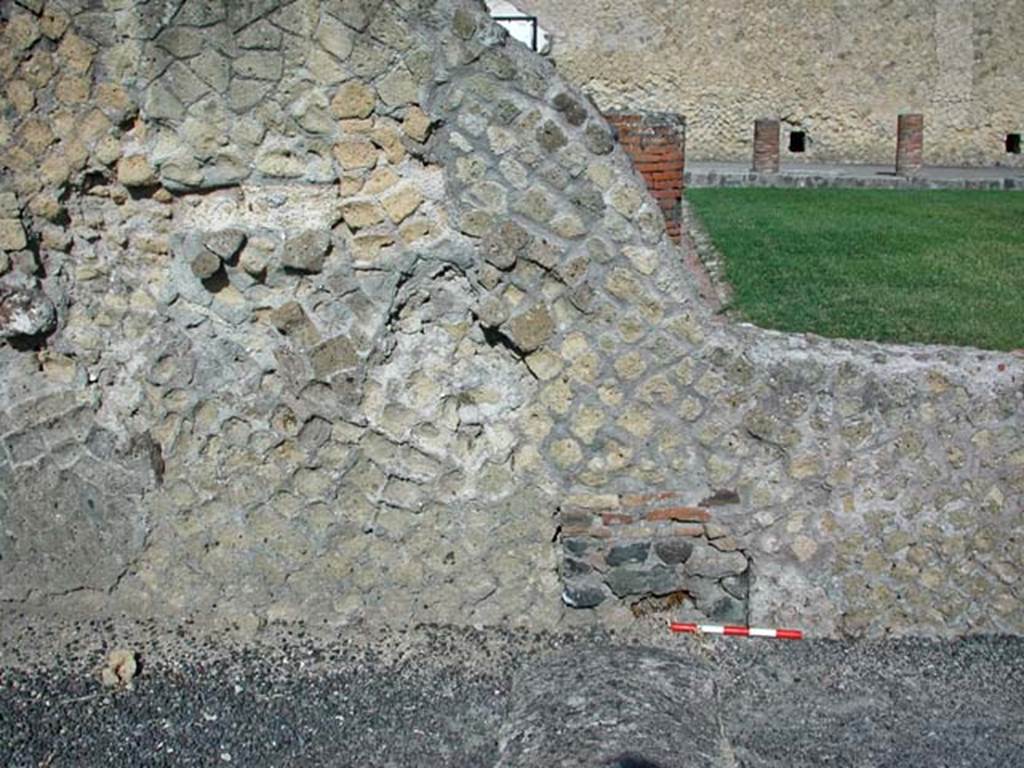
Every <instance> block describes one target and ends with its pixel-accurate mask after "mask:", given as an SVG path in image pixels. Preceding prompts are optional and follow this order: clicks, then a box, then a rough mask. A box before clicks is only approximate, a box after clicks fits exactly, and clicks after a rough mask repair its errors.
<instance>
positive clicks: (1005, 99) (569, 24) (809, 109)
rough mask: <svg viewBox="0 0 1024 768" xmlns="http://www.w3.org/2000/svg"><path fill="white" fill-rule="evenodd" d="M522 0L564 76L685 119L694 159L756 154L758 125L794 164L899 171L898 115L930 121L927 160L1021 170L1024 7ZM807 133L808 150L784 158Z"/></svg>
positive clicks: (606, 96)
mask: <svg viewBox="0 0 1024 768" xmlns="http://www.w3.org/2000/svg"><path fill="white" fill-rule="evenodd" d="M580 5H581V4H579V3H566V2H562V0H523V2H521V3H519V7H520V8H521V9H522V10H523V11H524V12H528V13H531V14H536V15H537V16H538V17H539V18H540V22H541V24H542V25H543V26H544V27H545V28H547V29H548V30H549V31H550V32H551V33H552V34H553V43H552V48H551V55H552V56H553V57H554V59H555V61H556V62H557V64H558V68H559V71H560V73H561V74H562V75H563V76H565V77H566V78H567V79H568V80H569V81H570V82H573V83H577V84H579V85H581V86H582V87H583V88H584V90H585V91H586V92H587V93H588V94H590V95H591V96H592V97H593V98H594V99H595V101H596V102H597V104H598V105H599V106H600V107H601V108H602V109H610V108H621V109H634V110H635V109H646V110H653V111H668V112H676V113H679V114H682V115H684V116H685V117H686V119H687V123H688V145H689V146H688V154H689V157H690V159H691V160H728V161H741V162H750V159H751V153H752V142H753V126H754V121H755V120H757V119H758V118H762V117H777V118H780V119H781V120H782V121H783V133H784V135H783V161H784V162H790V163H793V162H799V161H801V160H804V161H826V162H844V163H845V162H853V163H879V164H891V163H893V161H894V158H895V152H896V118H897V115H898V114H899V113H900V112H920V113H923V114H924V116H925V125H926V126H927V128H926V134H925V142H924V160H925V162H926V163H928V164H931V165H961V164H966V165H994V164H996V163H1000V164H1003V165H1009V166H1015V167H1021V166H1022V165H1024V156H1022V155H1020V154H1008V153H1007V152H1006V146H1005V138H1006V135H1007V134H1008V133H1018V134H1019V133H1021V132H1022V131H1024V118H1022V116H1021V110H1020V105H1021V104H1022V103H1024V81H1022V80H1021V78H1020V77H1019V76H1018V75H1017V74H1016V73H1017V72H1018V71H1019V66H1018V62H1020V61H1021V59H1022V58H1024V42H1022V41H1024V1H1022V0H938V1H936V0H896V2H890V1H889V0H861V1H858V2H840V1H838V0H831V1H830V2H824V3H812V4H808V3H807V2H803V1H802V0H786V1H785V2H772V3H765V2H760V1H759V0H742V1H741V2H725V1H724V0H716V1H715V2H707V0H677V1H676V2H671V3H665V2H660V1H659V0H589V1H588V2H587V3H586V4H585V5H586V12H585V13H581V12H580ZM790 130H801V131H805V132H806V135H807V140H808V143H807V148H806V152H804V153H802V154H797V153H789V152H787V151H786V147H787V141H788V132H789V131H790Z"/></svg>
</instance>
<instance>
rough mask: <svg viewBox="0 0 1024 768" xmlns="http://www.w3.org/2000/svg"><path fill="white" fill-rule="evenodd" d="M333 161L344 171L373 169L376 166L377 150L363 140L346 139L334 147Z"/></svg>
mask: <svg viewBox="0 0 1024 768" xmlns="http://www.w3.org/2000/svg"><path fill="white" fill-rule="evenodd" d="M333 154H334V159H335V160H337V161H338V164H339V165H340V166H341V167H342V168H343V169H344V170H346V171H351V170H356V169H360V168H373V166H375V165H376V164H377V149H376V147H374V146H373V144H371V143H370V142H368V141H366V140H365V139H355V138H353V139H346V140H345V141H339V142H338V143H337V144H335V145H334V150H333Z"/></svg>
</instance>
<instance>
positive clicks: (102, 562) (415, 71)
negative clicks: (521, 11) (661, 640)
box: [0, 0, 1024, 634]
mask: <svg viewBox="0 0 1024 768" xmlns="http://www.w3.org/2000/svg"><path fill="white" fill-rule="evenodd" d="M0 7H2V9H3V29H2V32H0V35H2V45H0V73H2V76H3V79H4V88H3V90H4V92H5V93H6V101H5V102H4V109H3V113H2V114H3V118H2V120H3V122H2V123H0V134H2V135H0V140H2V149H0V161H2V164H3V172H2V176H0V184H2V192H0V194H2V197H0V203H2V211H0V213H2V216H0V218H2V222H3V223H2V225H0V230H2V233H3V237H4V241H3V243H2V245H0V247H2V248H3V253H4V256H3V263H2V264H0V267H2V270H0V271H2V273H3V274H2V276H0V333H2V335H3V339H4V341H3V343H0V371H2V376H0V444H2V449H0V601H2V604H3V605H4V606H5V607H6V609H8V610H25V609H30V608H31V609H38V610H55V611H81V610H89V611H96V612H110V611H128V612H131V613H133V614H135V615H142V616H146V615H168V614H169V615H175V616H180V615H198V616H219V617H228V618H246V619H251V620H255V621H261V620H267V619H277V618H281V619H294V618H300V617H301V618H312V619H316V620H324V621H331V622H344V621H350V620H355V619H360V618H361V619H366V620H369V621H378V622H380V621H386V622H393V623H398V624H405V623H408V622H417V621H455V622H475V623H493V622H513V623H531V624H533V625H535V626H555V625H557V624H559V623H560V622H561V623H565V622H592V621H598V622H608V623H613V624H614V623H617V622H624V621H633V620H634V618H633V617H634V615H637V614H646V613H650V612H657V611H663V610H668V611H671V612H672V613H671V615H673V616H687V615H697V616H712V617H715V618H728V619H733V620H747V619H749V620H752V621H757V622H763V623H778V624H798V625H800V626H803V627H805V628H808V629H811V630H814V631H818V632H821V633H825V634H828V633H836V632H842V631H845V632H850V633H854V634H859V633H864V632H867V633H873V634H878V633H881V632H887V631H922V632H942V631H948V630H954V631H963V630H1001V631H1013V632H1019V631H1022V630H1024V618H1022V617H1024V612H1022V611H1021V604H1020V595H1019V591H1018V590H1019V587H1018V586H1017V581H1016V579H1017V573H1018V572H1019V570H1020V568H1021V566H1022V557H1024V554H1022V545H1021V542H1022V541H1024V538H1022V536H1024V522H1022V520H1021V501H1022V494H1024V435H1022V431H1021V429H1020V426H1021V413H1022V408H1024V405H1022V381H1024V365H1022V364H1021V361H1020V360H1017V359H1015V358H1013V357H1011V356H1008V355H1000V354H994V353H985V352H980V351H976V350H955V349H938V348H894V347H884V346H878V345H870V344H851V343H842V342H830V341H824V340H820V339H815V338H805V337H798V336H785V335H781V334H777V333H769V332H764V331H761V330H758V329H756V328H752V327H746V326H741V327H733V326H728V325H724V324H721V323H719V322H718V321H716V320H713V319H712V317H711V316H710V315H709V313H708V311H707V309H706V308H705V307H704V306H703V305H702V304H701V303H700V302H699V301H698V300H697V299H696V298H695V296H694V291H693V288H692V286H691V278H690V275H689V274H688V273H687V272H686V271H685V270H684V268H683V267H682V263H681V260H680V257H679V253H678V251H677V250H676V249H675V248H674V247H673V246H672V244H671V242H670V241H669V239H668V237H667V235H666V232H665V222H664V220H663V218H662V216H661V214H660V211H659V207H658V205H657V203H656V201H655V200H653V199H652V198H650V197H649V196H648V194H647V191H646V187H645V185H644V183H643V181H642V180H641V179H640V178H639V177H638V176H637V175H635V172H634V171H633V169H632V166H631V163H630V160H629V158H628V157H627V156H626V155H625V154H624V152H623V151H622V150H621V149H619V148H616V146H615V144H614V142H613V139H612V133H611V130H610V128H609V127H608V125H607V124H606V123H605V121H604V119H603V118H602V117H601V116H600V114H599V112H598V111H597V110H596V109H595V108H594V107H593V106H592V105H591V104H589V102H588V101H587V100H586V99H585V98H584V97H582V96H581V95H580V94H579V93H578V92H577V91H576V90H575V89H573V88H572V87H570V86H568V85H567V84H566V83H565V82H564V81H562V80H561V79H560V78H559V77H558V76H557V75H556V73H555V72H554V70H553V67H552V65H551V63H550V62H548V61H546V60H544V59H542V58H540V57H537V56H536V55H534V54H532V53H530V52H529V51H527V50H526V49H525V48H524V47H522V46H520V45H518V44H513V43H510V42H509V41H508V40H507V36H506V35H505V33H504V32H503V31H502V30H500V28H498V27H496V26H495V25H494V24H493V23H491V22H490V21H489V20H488V18H487V16H486V13H485V12H484V11H483V8H482V6H481V5H480V4H479V3H477V2H475V1H471V0H390V1H388V2H383V1H380V0H294V1H293V2H290V3H279V2H276V1H275V2H270V0H248V1H247V2H234V1H232V2H227V0H222V1H220V2H218V1H217V0H174V1H173V2H172V0H163V1H157V0H151V1H150V2H137V3H125V4H123V5H121V6H118V9H117V10H100V9H99V8H98V7H97V6H96V5H95V4H93V3H91V2H85V1H84V0H81V1H80V2H74V3H73V2H54V1H53V0H50V2H42V0H38V1H32V0H24V2H23V3H21V4H19V5H15V4H11V3H5V4H3V5H2V6H0Z"/></svg>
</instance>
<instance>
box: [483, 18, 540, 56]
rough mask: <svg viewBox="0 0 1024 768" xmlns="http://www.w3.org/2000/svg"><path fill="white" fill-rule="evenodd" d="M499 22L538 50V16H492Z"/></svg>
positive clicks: (509, 31) (515, 36)
mask: <svg viewBox="0 0 1024 768" xmlns="http://www.w3.org/2000/svg"><path fill="white" fill-rule="evenodd" d="M491 18H492V19H494V20H495V21H496V22H498V24H500V25H501V26H503V27H504V28H505V29H507V30H508V33H509V34H510V35H511V36H512V37H513V38H515V39H516V40H519V41H520V42H522V43H526V44H527V45H528V46H530V48H532V49H533V50H535V51H537V50H540V49H539V47H538V42H539V40H538V35H537V17H536V16H491Z"/></svg>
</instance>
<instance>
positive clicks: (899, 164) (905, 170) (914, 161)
mask: <svg viewBox="0 0 1024 768" xmlns="http://www.w3.org/2000/svg"><path fill="white" fill-rule="evenodd" d="M922 165H924V115H918V114H912V115H900V116H899V121H898V122H897V127H896V173H898V174H900V175H901V176H913V175H914V174H915V173H917V172H918V171H919V170H921V166H922Z"/></svg>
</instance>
